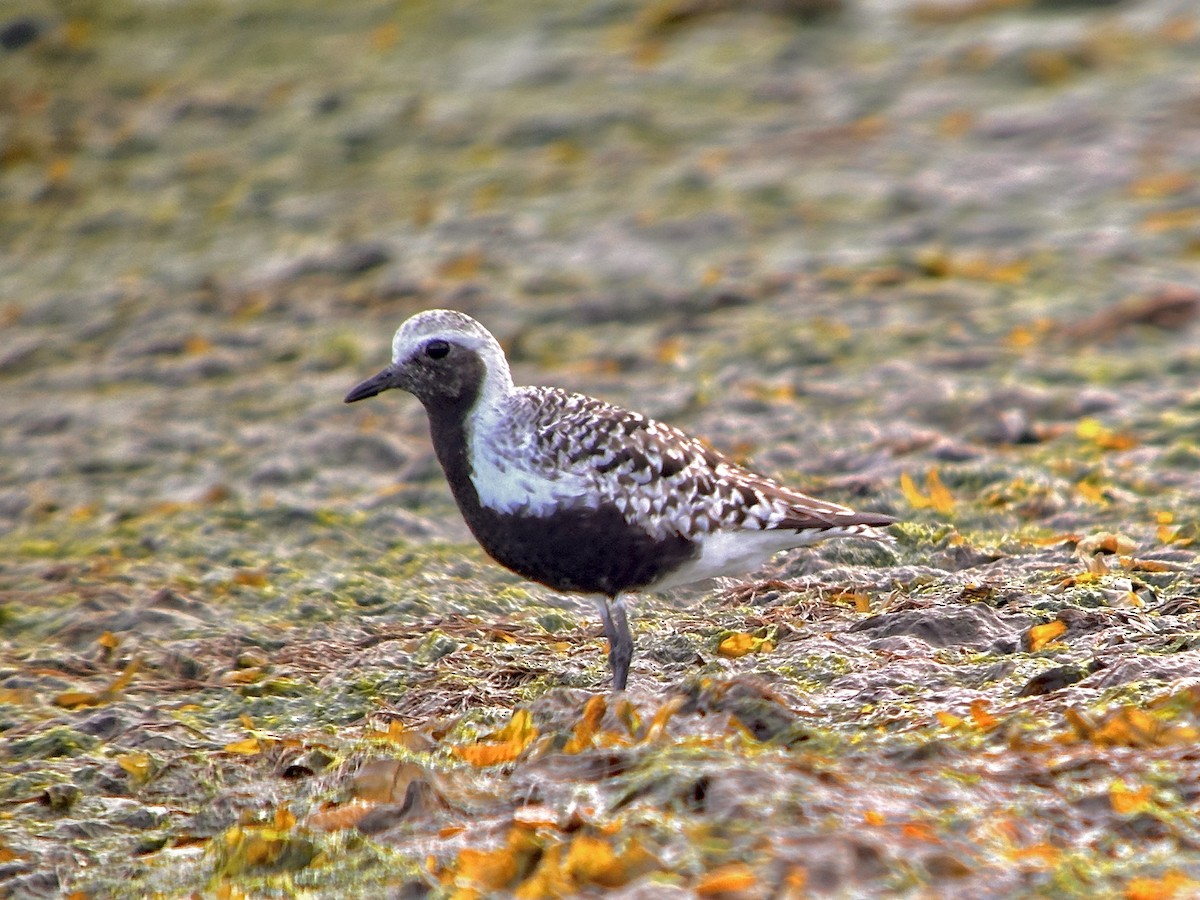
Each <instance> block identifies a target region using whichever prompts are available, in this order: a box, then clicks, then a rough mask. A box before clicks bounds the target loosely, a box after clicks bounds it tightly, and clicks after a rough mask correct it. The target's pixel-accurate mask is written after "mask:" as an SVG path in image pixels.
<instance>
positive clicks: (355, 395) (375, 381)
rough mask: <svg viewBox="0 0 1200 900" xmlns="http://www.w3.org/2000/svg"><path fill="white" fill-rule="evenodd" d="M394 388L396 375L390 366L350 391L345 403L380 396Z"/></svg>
mask: <svg viewBox="0 0 1200 900" xmlns="http://www.w3.org/2000/svg"><path fill="white" fill-rule="evenodd" d="M396 386H397V385H396V373H395V371H394V370H393V369H392V367H391V366H388V367H387V368H386V369H384V370H383V371H382V372H380V373H379V374H378V375H372V376H371V377H370V378H368V379H367V380H366V381H364V382H363V383H362V384H359V385H357V386H356V387H355V388H354V389H352V390H351V391H350V393H348V394H347V395H346V402H347V403H354V402H355V401H356V400H366V399H367V398H368V397H374V396H375V395H376V394H382V393H383V392H384V391H386V390H388V389H390V388H394V387H396Z"/></svg>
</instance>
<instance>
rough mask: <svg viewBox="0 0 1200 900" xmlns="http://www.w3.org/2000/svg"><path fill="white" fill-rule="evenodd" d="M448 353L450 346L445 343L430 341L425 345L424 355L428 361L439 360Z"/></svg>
mask: <svg viewBox="0 0 1200 900" xmlns="http://www.w3.org/2000/svg"><path fill="white" fill-rule="evenodd" d="M449 352H450V344H449V343H448V342H447V341H437V340H434V341H430V342H429V343H428V344H426V345H425V355H426V356H428V357H429V358H430V359H441V358H442V357H443V356H445V355H446V354H447V353H449Z"/></svg>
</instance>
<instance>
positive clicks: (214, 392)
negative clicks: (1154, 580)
mask: <svg viewBox="0 0 1200 900" xmlns="http://www.w3.org/2000/svg"><path fill="white" fill-rule="evenodd" d="M1198 63H1200V22H1198V17H1197V15H1196V12H1195V10H1194V9H1193V7H1192V6H1191V4H1189V3H1186V2H1182V0H1178V2H1172V0H1124V2H1111V0H1093V2H1079V0H1076V2H1070V0H1060V2H1055V0H1037V2H1035V0H912V2H892V0H886V2H885V0H880V2H873V0H794V2H789V0H764V2H760V3H724V2H719V0H691V2H688V0H676V2H655V3H648V2H620V0H601V2H596V3H585V4H561V3H538V2H529V3H520V4H508V3H491V2H484V3H476V2H472V3H445V2H439V3H434V2H406V3H380V2H349V3H344V4H339V5H338V6H337V7H336V8H333V7H330V6H328V5H327V4H323V3H315V2H313V3H305V2H300V3H290V2H289V3H278V4H273V3H269V2H252V3H223V2H208V3H202V2H186V3H171V4H158V3H138V2H130V0H114V2H103V3H98V2H97V3H89V2H83V0H76V2H63V3H38V2H34V0H30V2H26V3H15V4H11V5H8V6H6V7H5V11H4V16H3V18H2V20H0V88H2V90H0V315H2V325H0V327H3V330H4V341H3V346H2V347H0V379H3V382H4V384H5V385H6V388H5V391H4V394H5V399H4V406H3V411H4V416H5V419H6V420H7V424H9V425H18V427H17V428H6V429H5V437H4V438H3V440H4V442H5V443H6V445H7V446H6V447H5V453H4V458H5V462H4V464H3V467H2V469H0V521H7V522H9V523H12V522H15V521H20V520H22V519H23V518H25V519H28V517H29V516H30V515H34V516H35V517H36V510H37V508H39V506H46V505H50V506H73V505H87V504H89V503H93V502H100V503H101V505H105V504H106V503H108V502H109V501H106V500H103V499H102V498H103V497H106V496H111V495H109V494H107V493H105V492H106V491H108V490H116V491H118V493H119V492H121V491H125V490H131V491H133V492H134V494H138V495H141V496H142V498H143V499H148V498H153V497H157V498H158V499H167V500H171V499H174V500H179V499H194V498H195V496H196V493H197V492H198V491H199V492H203V491H205V490H208V489H211V488H212V487H213V484H215V483H218V482H220V483H222V484H224V483H225V482H228V481H230V479H231V478H240V477H242V476H243V475H244V476H246V477H251V478H254V477H256V478H257V479H258V482H259V483H270V484H271V486H272V487H273V488H280V489H285V488H289V487H290V488H296V489H298V490H300V492H301V493H303V494H304V495H305V496H312V495H314V494H313V492H316V494H315V495H316V496H323V497H328V494H329V491H330V490H332V488H331V487H330V486H328V485H323V484H322V476H321V470H322V469H323V468H324V467H325V466H326V465H327V464H329V463H336V462H337V461H338V459H339V457H340V456H341V455H342V454H344V453H354V452H357V453H362V454H366V456H367V457H370V456H371V455H372V453H376V454H382V460H377V461H381V462H382V469H383V470H384V474H385V475H388V476H390V474H391V473H390V472H388V471H387V470H388V469H389V468H394V466H391V464H392V463H394V462H395V460H394V459H392V458H391V456H390V455H389V453H390V452H391V451H389V450H388V449H387V448H380V447H377V446H376V447H375V448H374V450H372V449H366V450H364V449H362V448H361V447H359V448H358V449H357V450H354V449H353V448H347V447H344V446H342V444H341V443H339V441H344V440H345V439H344V438H338V437H336V436H327V437H326V438H325V439H324V440H325V443H326V444H327V445H328V446H324V445H323V449H322V448H320V447H318V448H316V449H315V450H313V451H312V453H313V454H315V456H311V454H310V456H311V459H309V460H308V461H306V460H305V454H304V453H303V452H300V448H298V447H297V446H296V445H291V446H290V447H289V450H290V451H292V452H289V453H280V452H279V449H280V448H279V446H278V444H277V443H276V441H277V440H278V439H279V437H280V435H274V434H272V433H270V429H269V428H267V425H268V424H270V425H271V426H272V427H274V428H278V429H280V430H281V433H282V434H283V435H286V434H289V433H293V432H294V431H295V429H297V428H299V429H300V431H299V432H295V433H297V434H298V435H305V436H307V437H306V438H302V439H301V442H302V443H303V440H305V439H309V440H317V442H318V443H320V441H321V439H320V438H314V437H313V435H314V433H319V432H321V431H322V430H323V427H324V426H326V425H331V426H336V428H337V429H338V430H344V429H345V428H346V427H347V426H350V427H354V426H353V425H352V424H351V423H357V424H358V425H359V426H361V425H362V423H363V419H361V418H357V416H359V415H367V416H369V415H370V413H367V412H356V414H355V416H348V415H347V414H346V412H345V411H343V410H342V409H341V408H340V407H339V406H338V405H337V404H336V402H335V401H336V400H337V399H338V398H339V396H340V394H341V393H342V392H343V391H344V388H345V387H346V386H347V385H349V384H352V383H354V382H355V381H356V379H357V378H358V377H360V376H361V375H363V374H365V373H366V372H369V371H374V370H375V369H376V368H378V366H380V365H381V364H382V363H383V362H385V361H386V355H387V343H388V337H389V335H390V333H391V331H392V330H393V329H394V328H395V327H396V325H398V324H399V322H400V321H401V320H402V319H404V318H405V317H407V316H408V315H409V314H411V313H412V312H413V311H415V310H417V309H421V308H426V307H430V306H451V307H456V308H461V309H464V310H465V311H467V312H470V313H472V314H474V315H476V316H477V317H479V318H480V319H482V320H483V321H484V323H485V324H486V325H488V326H489V327H490V328H492V329H493V330H494V331H495V332H496V333H497V334H498V335H499V336H500V337H501V339H502V341H503V342H504V343H505V344H506V346H508V348H509V349H510V351H511V353H512V355H513V357H514V361H515V363H516V364H517V366H518V374H519V375H520V376H524V377H525V378H526V379H527V380H557V381H559V382H564V383H567V384H568V386H571V387H578V388H585V389H590V390H592V392H596V393H601V394H602V395H604V396H606V397H607V398H608V399H614V400H617V401H619V402H629V403H634V404H635V405H641V406H643V407H649V411H650V412H652V413H655V414H659V415H663V416H666V417H669V418H672V419H673V420H675V421H678V422H679V424H682V425H685V426H690V427H693V428H698V429H700V430H702V431H706V432H707V433H710V434H711V436H712V437H713V438H714V439H715V440H717V441H718V443H723V445H724V446H725V448H726V449H731V450H733V451H735V452H738V453H739V454H741V455H743V456H747V455H749V456H752V455H753V452H754V451H755V450H757V449H759V447H760V445H761V443H762V441H761V437H762V434H761V430H756V429H755V428H753V427H751V428H750V431H749V432H746V431H743V430H741V429H740V427H738V426H739V425H750V424H751V423H752V422H754V421H758V420H761V419H762V418H763V413H764V412H765V413H768V414H770V415H769V416H768V417H767V419H768V420H769V419H770V418H771V417H774V418H776V419H777V420H778V421H777V423H776V424H774V425H771V426H770V427H771V428H772V429H773V433H774V442H775V443H785V444H786V443H789V442H791V441H802V440H804V439H805V434H806V433H807V429H808V428H809V427H810V426H809V425H801V424H800V423H799V422H798V421H797V419H796V415H797V414H796V410H795V406H796V405H795V403H794V402H793V400H794V399H795V397H796V396H797V394H805V393H807V394H809V395H810V397H811V403H813V404H816V405H817V406H820V405H824V406H825V407H827V411H828V410H834V411H840V412H841V413H844V414H845V415H844V418H846V419H847V421H845V422H843V423H839V424H838V425H837V426H836V430H837V433H838V434H840V435H844V438H843V440H844V441H845V443H848V444H855V443H860V442H861V441H860V438H861V437H862V436H863V428H864V424H865V425H868V426H870V427H869V428H867V431H871V430H872V429H874V428H876V427H890V428H891V429H892V430H893V431H901V432H906V433H907V432H908V431H913V430H915V431H918V432H920V434H919V435H917V436H916V437H915V438H914V437H913V435H911V434H909V435H908V437H909V438H912V439H913V440H915V441H917V442H923V443H924V444H931V443H932V444H944V443H947V442H949V443H954V442H957V441H959V440H960V439H961V438H962V437H963V435H964V434H965V433H967V432H971V431H972V430H974V431H975V432H979V431H982V432H985V433H987V434H991V435H992V436H993V437H998V438H1000V439H1014V440H1019V439H1021V438H1023V437H1024V438H1030V437H1031V436H1033V434H1034V431H1035V430H1036V429H1035V428H1034V427H1033V425H1032V424H1031V423H1030V421H1029V420H1030V418H1031V417H1036V416H1037V415H1038V414H1040V413H1039V409H1040V408H1041V406H1045V405H1047V404H1049V405H1051V406H1054V405H1055V404H1058V405H1059V406H1062V405H1068V406H1070V405H1071V404H1073V403H1074V404H1076V406H1078V404H1079V402H1080V401H1079V397H1078V396H1077V395H1078V394H1079V390H1080V386H1081V385H1084V384H1094V385H1096V386H1099V387H1102V386H1104V384H1108V383H1111V382H1112V380H1113V379H1114V377H1117V376H1116V375H1114V373H1113V372H1112V369H1113V367H1118V368H1120V367H1121V366H1122V365H1126V364H1127V362H1125V361H1123V360H1122V357H1124V356H1127V355H1128V351H1118V352H1114V351H1112V350H1111V349H1097V348H1100V347H1102V346H1103V345H1106V343H1108V342H1111V341H1113V340H1117V341H1120V340H1122V339H1124V340H1126V341H1129V340H1134V342H1135V344H1137V345H1138V346H1139V347H1140V346H1142V344H1143V343H1144V342H1139V341H1138V340H1137V339H1138V337H1139V336H1142V335H1143V331H1144V329H1146V328H1149V329H1150V330H1151V331H1152V332H1153V331H1154V329H1155V328H1159V329H1162V330H1164V331H1168V332H1177V331H1179V330H1181V329H1186V328H1188V327H1191V322H1192V319H1193V317H1194V314H1195V312H1196V297H1195V295H1194V294H1193V293H1192V290H1193V285H1194V282H1195V274H1196V269H1197V263H1198V261H1200V185H1198V183H1197V171H1198V166H1200V75H1198V74H1197V73H1198V72H1200V64H1198ZM1163 291H1166V294H1165V296H1164V294H1163ZM1113 310H1116V311H1117V312H1116V313H1115V314H1114V315H1115V317H1112V316H1110V317H1109V318H1105V315H1106V314H1108V313H1112V312H1113ZM1129 328H1133V329H1135V332H1136V333H1135V334H1134V335H1133V337H1132V338H1131V336H1130V333H1129V331H1128V329H1129ZM1138 329H1142V331H1139V330H1138ZM1193 334H1194V332H1193ZM1047 342H1049V348H1048V349H1046V345H1047ZM1172 347H1173V348H1174V350H1171V351H1169V352H1168V355H1170V353H1173V352H1176V351H1177V352H1179V353H1185V354H1188V353H1194V351H1191V350H1190V348H1188V347H1185V345H1183V344H1174V345H1172ZM1064 348H1065V351H1064ZM1151 355H1152V356H1153V359H1154V361H1155V364H1156V365H1157V364H1158V363H1160V362H1161V361H1162V354H1161V353H1160V352H1159V351H1157V350H1154V349H1151ZM1188 359H1189V360H1190V362H1187V363H1181V364H1180V365H1184V366H1185V367H1187V366H1194V364H1195V358H1194V355H1192V356H1189V357H1188ZM931 361H932V362H933V363H934V364H935V371H933V372H931V371H930V369H929V366H928V364H929V363H930V362H931ZM1176 368H1178V365H1177V366H1176ZM1052 369H1060V370H1069V371H1060V372H1059V373H1058V374H1057V375H1055V374H1054V373H1053V372H1051V371H1049V370H1052ZM950 372H953V373H956V374H955V375H954V377H953V378H951V377H950V376H949V375H948V373H950ZM641 378H646V379H648V381H647V382H646V383H645V384H641V383H639V379H641ZM1064 380H1065V381H1066V382H1067V383H1068V384H1069V385H1070V390H1069V391H1068V393H1070V394H1071V395H1072V396H1071V397H1068V396H1066V394H1063V395H1061V396H1055V397H1050V398H1048V397H1047V396H1046V395H1045V394H1044V392H1043V393H1040V394H1039V396H1038V397H1037V398H1034V399H1032V400H1030V399H1029V398H1028V397H1026V398H1025V399H1021V398H1020V397H1013V396H1008V395H1005V396H1003V397H994V396H990V395H988V396H985V394H988V392H989V391H994V390H995V389H996V388H997V384H998V382H1008V383H1009V385H1008V386H1009V389H1010V393H1011V392H1012V391H1017V392H1018V393H1021V392H1026V393H1028V392H1031V391H1032V392H1037V391H1039V390H1041V389H1043V388H1046V389H1049V390H1051V391H1053V388H1052V386H1051V383H1052V382H1055V381H1057V382H1058V383H1062V382H1064ZM645 388H650V392H649V393H646V391H645V390H644V389H645ZM714 388H715V389H719V390H720V391H721V392H722V393H723V394H725V397H724V403H725V406H726V407H728V406H729V403H730V401H731V400H737V401H740V405H738V404H735V405H737V408H738V409H741V408H745V409H746V410H748V412H749V414H750V416H749V421H748V422H744V423H737V422H736V415H737V414H736V410H735V411H733V415H734V417H735V422H734V423H733V424H731V423H730V422H729V420H728V419H726V418H724V417H723V416H722V417H714V418H713V419H712V420H711V421H708V420H707V418H706V416H705V412H704V411H705V409H707V407H708V403H709V402H710V400H711V396H710V395H711V393H712V391H713V389H714ZM881 390H887V391H889V392H890V395H889V396H888V398H887V399H886V400H882V398H881V395H880V391H881ZM951 395H953V398H955V399H954V403H951V404H950V406H945V405H944V404H943V403H942V401H943V400H945V399H946V398H948V397H951ZM968 395H969V396H968ZM964 396H965V400H964ZM390 399H391V398H389V400H390ZM637 401H640V404H639V403H638V402H637ZM967 401H969V402H967ZM1114 402H1115V401H1114V398H1113V397H1111V396H1092V397H1091V398H1090V399H1089V397H1088V396H1085V397H1084V398H1083V400H1082V406H1080V407H1079V408H1078V409H1077V408H1076V406H1071V409H1070V410H1067V411H1066V412H1067V413H1069V414H1071V415H1074V414H1076V413H1080V410H1082V411H1083V412H1087V411H1088V410H1091V409H1092V407H1093V406H1095V407H1096V408H1097V409H1102V408H1111V407H1112V405H1113V403H1114ZM963 403H965V405H962V404H963ZM980 403H983V404H984V406H986V407H987V408H986V409H983V410H981V409H980V408H979V406H978V404H980ZM1031 403H1032V404H1033V405H1034V406H1035V407H1038V408H1037V409H1033V408H1031V407H1030V404H1031ZM956 404H957V405H956ZM989 404H990V405H989ZM1039 404H1040V406H1039ZM1089 404H1091V405H1089ZM1097 404H1098V405H1097ZM993 407H995V408H993ZM885 410H886V412H887V415H884V414H883V413H884V411H885ZM1014 410H1015V411H1014ZM811 411H812V410H811V408H810V410H809V412H811ZM726 412H727V413H728V412H729V410H728V409H726ZM1058 412H1059V413H1063V412H1064V411H1063V410H1058ZM305 415H308V416H310V417H311V418H309V419H305ZM997 416H1000V417H1004V416H1007V418H1005V419H1003V420H1002V419H998V418H996V417H997ZM680 419H682V421H679V420H680ZM367 421H368V422H369V421H370V419H368V420H367ZM405 421H411V422H412V424H411V426H404V428H405V430H407V431H411V432H412V433H413V435H414V436H415V437H417V438H420V437H421V436H422V435H423V425H422V423H421V422H420V421H419V417H417V416H414V415H409V416H407V418H406V419H405ZM1034 424H1036V423H1034ZM263 429H266V430H263ZM713 432H715V433H713ZM895 437H896V440H901V439H902V438H903V435H896V436H895ZM228 440H233V441H235V442H236V443H237V444H238V447H237V448H236V450H235V451H234V452H230V453H229V454H228V455H227V456H226V457H224V458H222V452H223V449H222V448H223V442H225V441H228ZM823 440H824V442H825V443H828V442H829V441H831V440H832V441H835V442H836V439H834V438H832V437H827V438H825V439H823ZM372 446H374V445H372ZM392 446H393V449H394V446H395V445H394V444H393V445H392ZM225 449H227V450H230V449H232V448H228V447H226V448H225ZM826 449H827V448H826ZM960 450H961V452H959V453H958V454H957V455H959V456H962V455H964V454H967V453H968V451H966V450H962V449H961V448H960ZM812 452H818V453H823V452H826V451H825V450H823V449H811V448H810V451H805V452H800V451H796V452H788V451H787V450H786V449H785V450H781V451H778V452H777V453H776V454H775V455H773V456H771V455H768V456H766V457H759V458H757V459H756V461H757V462H759V463H760V464H761V465H763V466H765V467H767V468H771V469H774V470H776V471H778V470H780V469H784V470H802V469H804V468H806V467H807V468H815V469H825V468H827V467H828V463H822V464H819V465H816V466H812V465H808V466H806V464H805V460H806V459H808V458H810V457H811V453H812ZM947 452H948V453H949V454H950V455H952V456H953V455H955V453H954V451H953V450H947ZM863 464H865V461H864V460H857V461H855V462H853V463H850V464H848V465H852V466H859V465H863ZM843 467H844V466H843ZM113 475H115V476H116V477H115V478H114V477H111V476H113ZM301 476H303V477H301ZM59 494H64V496H61V497H60V496H59ZM67 494H69V495H70V496H65V495H67ZM113 502H116V503H118V505H119V501H113Z"/></svg>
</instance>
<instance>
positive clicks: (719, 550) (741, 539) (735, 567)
mask: <svg viewBox="0 0 1200 900" xmlns="http://www.w3.org/2000/svg"><path fill="white" fill-rule="evenodd" d="M836 536H837V533H836V532H833V533H830V532H822V533H820V534H813V533H807V532H797V531H718V532H715V533H713V534H706V535H703V536H702V537H700V538H698V539H697V543H699V544H700V554H699V555H698V556H697V557H696V558H695V559H693V560H690V561H689V562H686V563H684V564H683V565H682V566H680V567H679V568H678V569H676V570H675V571H674V572H672V573H671V574H670V575H667V576H666V577H665V578H663V579H662V580H661V581H657V582H655V583H654V584H652V585H650V586H649V590H652V591H660V590H666V589H667V588H673V587H679V586H680V585H684V584H691V583H692V582H694V581H704V580H705V579H708V578H716V577H718V576H720V575H744V574H745V573H747V572H752V571H754V570H755V569H757V568H759V567H761V566H762V565H764V564H765V563H766V562H767V561H768V560H770V558H771V557H772V556H774V555H775V554H776V553H779V552H780V551H781V550H790V549H792V548H793V547H803V546H805V545H807V544H815V543H816V542H817V541H821V540H824V539H825V538H827V537H836Z"/></svg>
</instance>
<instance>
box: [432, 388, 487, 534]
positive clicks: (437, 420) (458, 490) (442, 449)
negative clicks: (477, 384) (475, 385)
mask: <svg viewBox="0 0 1200 900" xmlns="http://www.w3.org/2000/svg"><path fill="white" fill-rule="evenodd" d="M475 399H476V398H474V397H472V398H469V399H468V400H465V401H462V402H458V403H455V404H451V405H439V406H438V407H436V408H431V407H426V412H427V413H428V415H429V435H430V438H432V441H433V452H434V453H435V454H436V455H437V458H438V462H439V463H441V465H442V470H443V471H444V472H445V473H446V481H447V482H448V483H449V485H450V490H451V492H452V493H453V494H454V500H455V502H456V503H457V504H458V508H459V509H460V510H461V511H462V514H463V518H465V519H466V520H467V524H468V525H472V524H473V521H474V518H475V517H476V516H477V515H478V514H479V511H480V503H479V494H478V492H477V491H476V490H475V484H474V483H473V482H472V481H471V455H470V449H469V446H468V441H469V440H470V439H471V435H470V427H469V424H468V423H469V417H470V414H471V410H472V408H473V407H474V405H475V402H474V401H475Z"/></svg>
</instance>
